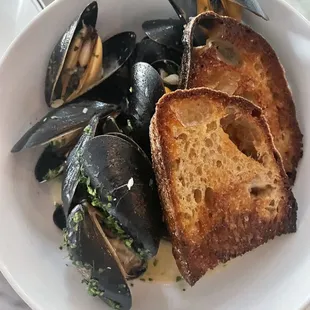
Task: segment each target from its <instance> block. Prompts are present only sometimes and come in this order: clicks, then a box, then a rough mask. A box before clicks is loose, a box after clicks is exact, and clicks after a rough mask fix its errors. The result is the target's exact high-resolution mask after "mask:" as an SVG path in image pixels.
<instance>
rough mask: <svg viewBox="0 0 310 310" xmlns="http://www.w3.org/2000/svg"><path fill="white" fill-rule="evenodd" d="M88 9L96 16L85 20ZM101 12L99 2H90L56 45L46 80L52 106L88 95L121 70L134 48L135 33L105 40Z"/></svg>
mask: <svg viewBox="0 0 310 310" xmlns="http://www.w3.org/2000/svg"><path fill="white" fill-rule="evenodd" d="M85 12H87V14H88V15H91V14H92V15H91V16H92V19H90V18H89V19H85V18H84V17H85V16H84V15H85V14H86V13H85ZM97 13H98V8H97V3H94V4H90V5H89V6H88V7H87V8H86V9H85V11H84V12H83V13H82V14H81V16H80V17H79V20H78V22H76V21H75V22H74V23H73V25H72V26H71V27H70V28H69V29H70V32H69V33H67V32H66V33H65V34H64V35H63V38H62V39H61V40H60V43H58V44H57V45H56V47H55V49H54V51H53V53H52V56H51V59H50V62H49V65H48V70H47V75H46V81H45V99H46V102H47V104H48V105H49V106H52V107H54V108H56V107H59V106H61V105H63V104H64V103H67V102H71V101H72V100H74V99H76V98H77V97H80V96H81V95H83V94H85V93H86V92H88V91H89V90H90V89H92V88H93V87H95V86H97V85H98V84H100V83H102V82H103V81H105V80H106V79H107V78H109V77H110V76H111V75H112V74H113V73H114V72H116V71H117V70H118V69H120V68H121V67H122V66H123V64H124V63H125V62H126V61H127V59H128V58H129V57H130V56H131V54H132V52H133V51H134V49H135V43H136V35H135V33H133V32H122V33H119V34H117V35H115V36H113V37H111V38H109V39H108V40H106V41H105V42H103V43H102V41H101V38H100V36H99V35H98V33H97V31H96V29H95V24H96V19H97ZM90 21H92V23H91V22H90ZM74 27H75V31H74V33H73V35H72V29H74ZM59 44H62V46H59ZM59 50H61V52H60V51H59ZM56 55H58V56H57V57H56Z"/></svg>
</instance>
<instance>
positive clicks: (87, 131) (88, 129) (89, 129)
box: [83, 125, 92, 135]
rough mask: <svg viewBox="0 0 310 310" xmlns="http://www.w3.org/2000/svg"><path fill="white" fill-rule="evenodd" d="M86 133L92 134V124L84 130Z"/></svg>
mask: <svg viewBox="0 0 310 310" xmlns="http://www.w3.org/2000/svg"><path fill="white" fill-rule="evenodd" d="M83 131H84V132H85V133H86V134H88V135H90V134H91V133H92V130H91V127H90V125H87V126H86V127H85V128H84V130H83Z"/></svg>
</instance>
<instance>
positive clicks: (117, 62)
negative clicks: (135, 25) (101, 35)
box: [102, 31, 136, 81]
mask: <svg viewBox="0 0 310 310" xmlns="http://www.w3.org/2000/svg"><path fill="white" fill-rule="evenodd" d="M135 47H136V34H135V33H134V32H131V31H127V32H122V33H119V34H116V35H115V36H113V37H111V38H110V39H108V40H107V41H105V42H104V43H103V68H104V73H103V78H102V81H103V80H105V79H107V78H108V77H110V76H111V75H112V74H113V73H114V72H116V71H117V70H118V69H120V68H121V67H122V66H123V65H124V64H125V63H126V61H127V60H128V59H129V57H130V56H131V54H132V53H133V51H134V50H135Z"/></svg>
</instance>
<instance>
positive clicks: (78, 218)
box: [72, 211, 84, 224]
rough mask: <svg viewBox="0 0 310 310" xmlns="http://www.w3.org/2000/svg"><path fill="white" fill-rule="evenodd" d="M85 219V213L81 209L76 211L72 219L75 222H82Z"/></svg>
mask: <svg viewBox="0 0 310 310" xmlns="http://www.w3.org/2000/svg"><path fill="white" fill-rule="evenodd" d="M83 219H84V216H83V213H82V212H81V211H77V212H75V213H74V215H73V217H72V220H73V222H74V223H76V224H78V223H80V222H82V221H83Z"/></svg>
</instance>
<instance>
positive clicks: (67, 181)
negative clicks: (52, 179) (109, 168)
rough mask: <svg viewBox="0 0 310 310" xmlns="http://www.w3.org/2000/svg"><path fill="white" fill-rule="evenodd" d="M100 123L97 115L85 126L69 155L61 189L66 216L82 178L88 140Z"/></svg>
mask: <svg viewBox="0 0 310 310" xmlns="http://www.w3.org/2000/svg"><path fill="white" fill-rule="evenodd" d="M98 123H99V116H98V115H95V116H94V117H93V118H92V119H91V120H90V122H89V124H88V125H87V126H86V127H85V128H84V132H83V134H82V136H81V138H80V139H79V141H78V143H77V144H76V146H75V147H74V149H73V150H72V151H71V153H70V154H69V156H68V159H67V166H66V170H65V173H64V179H63V182H62V190H61V198H62V202H63V206H64V211H65V215H66V216H68V215H69V213H70V211H71V208H72V201H73V198H74V195H75V194H76V189H77V187H78V184H79V181H80V178H81V171H80V170H81V162H80V158H81V156H82V155H83V152H84V151H85V147H86V144H87V142H88V141H89V140H91V139H92V138H93V137H94V136H95V133H96V129H97V125H98Z"/></svg>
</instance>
